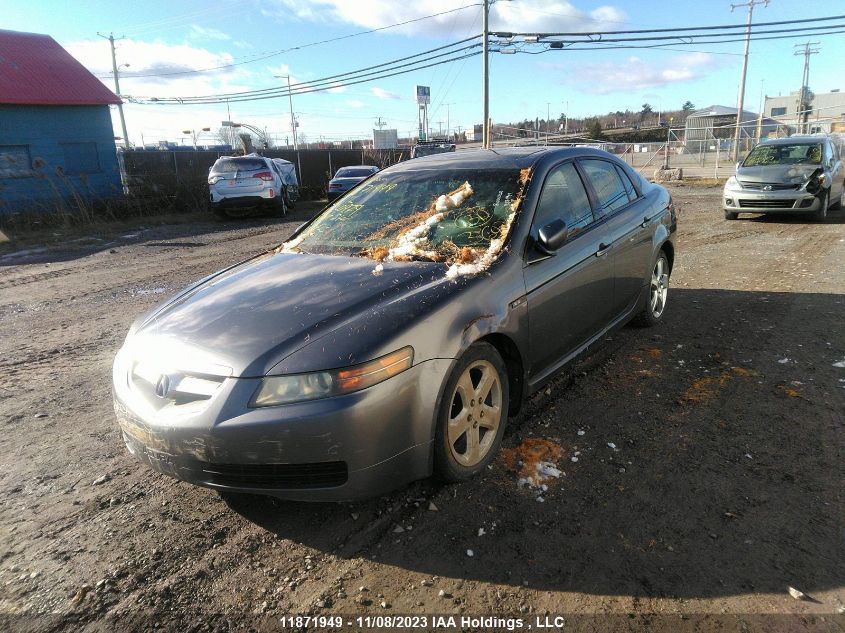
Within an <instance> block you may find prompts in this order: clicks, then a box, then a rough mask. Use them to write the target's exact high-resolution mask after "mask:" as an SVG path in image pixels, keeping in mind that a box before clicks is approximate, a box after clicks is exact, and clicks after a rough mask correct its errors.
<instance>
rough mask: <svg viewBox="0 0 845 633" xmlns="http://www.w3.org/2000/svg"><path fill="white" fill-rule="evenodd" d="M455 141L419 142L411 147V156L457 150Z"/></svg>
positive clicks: (418, 156)
mask: <svg viewBox="0 0 845 633" xmlns="http://www.w3.org/2000/svg"><path fill="white" fill-rule="evenodd" d="M455 149H456V148H455V144H454V143H439V142H433V143H418V144H417V145H414V146H413V147H412V148H411V158H422V157H423V156H432V155H433V154H448V153H449V152H454V151H455Z"/></svg>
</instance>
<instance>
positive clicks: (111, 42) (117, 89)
mask: <svg viewBox="0 0 845 633" xmlns="http://www.w3.org/2000/svg"><path fill="white" fill-rule="evenodd" d="M97 35H99V36H100V37H102V38H104V39H107V40H108V41H109V45H110V46H111V67H112V72H113V73H114V91H115V93H117V98H118V99H120V103H118V104H117V111H118V113H119V114H120V128H121V130H123V147H125V148H126V149H129V133H128V132H127V131H126V118H124V116H123V97H121V96H120V78H119V77H118V74H117V55H116V54H115V52H114V33H109V35H108V37H106V36H105V35H103V34H102V33H99V32H98V33H97ZM118 39H123V38H118Z"/></svg>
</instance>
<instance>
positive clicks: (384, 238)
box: [295, 169, 521, 261]
mask: <svg viewBox="0 0 845 633" xmlns="http://www.w3.org/2000/svg"><path fill="white" fill-rule="evenodd" d="M520 187H521V182H520V171H519V170H518V169H508V170H504V169H502V170H485V171H480V170H468V169H462V170H443V171H416V172H403V173H399V174H389V175H377V176H375V177H373V178H371V179H370V180H368V181H367V182H366V183H365V184H363V185H361V186H360V187H358V188H357V189H356V190H355V191H353V192H352V193H350V194H349V195H347V196H345V197H344V198H343V199H341V200H339V201H338V202H337V203H336V204H334V205H333V206H331V207H329V209H328V210H326V211H325V212H324V213H323V214H322V215H321V216H320V217H319V218H317V220H315V221H314V223H313V224H312V225H311V226H310V227H308V229H306V230H305V231H304V232H303V234H302V235H301V236H300V237H301V238H302V239H301V240H299V241H296V246H295V248H296V250H299V251H302V252H308V253H316V254H326V255H361V256H367V257H372V258H373V259H376V260H379V261H381V260H383V259H386V258H389V259H391V260H394V261H410V260H428V261H448V260H452V259H456V258H458V257H459V254H460V251H461V250H466V249H470V250H473V249H486V248H488V247H489V246H490V243H491V241H492V240H495V239H499V238H502V237H504V236H505V234H506V231H507V226H509V218H510V216H511V214H512V212H513V208H512V206H514V207H515V205H514V201H515V200H516V199H517V197H518V195H519V193H520Z"/></svg>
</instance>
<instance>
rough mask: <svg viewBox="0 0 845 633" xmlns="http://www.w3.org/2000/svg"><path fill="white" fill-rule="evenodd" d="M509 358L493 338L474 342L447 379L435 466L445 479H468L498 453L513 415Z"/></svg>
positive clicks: (440, 475)
mask: <svg viewBox="0 0 845 633" xmlns="http://www.w3.org/2000/svg"><path fill="white" fill-rule="evenodd" d="M508 387H509V385H508V374H507V369H506V368H505V363H504V361H503V360H502V357H501V355H500V354H499V352H498V351H497V350H496V348H495V347H493V346H492V345H490V344H489V343H485V342H479V343H475V344H473V345H472V346H470V348H469V349H468V350H467V351H466V352H465V353H464V355H463V356H461V358H460V359H459V360H458V362H457V364H456V365H455V368H454V369H453V370H452V373H451V375H450V376H449V379H448V380H447V381H446V388H445V389H444V391H443V400H442V402H441V403H440V409H439V411H438V413H437V428H436V430H435V434H434V472H435V474H436V475H437V477H439V478H440V479H441V480H443V481H447V482H458V481H465V480H467V479H469V478H471V477H473V476H474V475H476V474H478V473H479V472H481V471H482V470H484V469H485V468H486V467H487V465H488V464H490V462H492V461H493V459H494V458H495V457H496V453H498V451H499V446H500V445H501V443H502V435H503V434H504V432H505V425H506V423H507V419H508V407H509V403H510V391H509V389H508Z"/></svg>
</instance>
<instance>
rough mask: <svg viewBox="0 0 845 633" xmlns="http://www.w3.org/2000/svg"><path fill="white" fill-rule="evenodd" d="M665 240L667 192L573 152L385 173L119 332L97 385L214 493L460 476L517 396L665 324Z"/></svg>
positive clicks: (168, 457)
mask: <svg viewBox="0 0 845 633" xmlns="http://www.w3.org/2000/svg"><path fill="white" fill-rule="evenodd" d="M675 227H676V218H675V211H674V207H673V205H672V200H671V197H670V196H669V194H668V193H667V191H666V190H665V189H663V188H662V187H660V186H658V185H654V184H650V183H648V182H646V181H645V180H643V179H642V178H641V177H640V176H639V175H638V174H637V173H636V172H634V171H632V170H631V169H630V168H629V167H628V166H627V165H626V164H625V163H624V162H622V161H620V160H618V159H617V158H615V157H614V156H612V155H611V154H608V153H605V152H602V151H599V150H594V149H590V148H574V149H552V148H545V149H544V148H518V149H517V148H515V149H500V150H479V151H466V152H457V153H449V154H440V155H435V156H431V157H427V158H420V159H418V160H414V161H408V162H406V163H401V164H398V165H395V166H393V167H390V168H388V169H385V170H384V171H381V172H379V173H378V174H376V175H375V176H373V177H372V178H371V179H369V180H368V181H367V182H366V183H364V184H362V185H360V186H359V187H356V188H355V189H354V190H352V191H351V192H350V193H348V194H347V195H345V196H343V197H341V198H340V199H339V200H338V201H337V202H335V203H334V204H332V205H330V206H328V207H327V208H326V209H325V210H324V211H323V212H322V213H320V214H319V215H318V216H317V217H315V218H314V219H313V220H311V221H310V222H308V223H307V224H305V225H303V226H301V227H300V228H299V229H298V230H297V231H296V233H294V235H293V236H292V237H291V238H290V239H289V240H288V241H287V242H285V243H284V244H282V245H280V246H279V247H278V248H276V249H274V250H272V251H270V252H266V253H262V254H260V255H258V256H256V257H254V258H252V259H249V260H247V261H245V262H242V263H240V264H236V265H234V266H231V267H229V268H227V269H225V270H222V271H220V272H218V273H215V274H213V275H211V276H209V277H206V278H205V279H203V280H201V281H199V282H198V283H196V284H194V285H193V286H191V287H189V288H187V289H186V290H184V291H183V292H181V293H180V294H178V295H177V296H175V297H173V298H171V299H170V300H168V301H166V302H165V303H163V304H162V305H160V306H159V307H157V308H155V309H154V310H153V311H152V312H150V313H149V314H147V315H145V316H143V317H141V318H139V319H138V320H137V321H136V322H135V323H134V324H133V326H132V328H131V330H130V331H129V335H128V336H127V338H126V342H125V343H124V345H123V347H122V348H121V350H120V352H119V353H118V355H117V357H116V359H115V362H114V371H113V382H114V404H115V410H116V413H117V419H118V423H119V426H120V429H121V430H122V433H123V438H124V440H125V442H126V444H127V446H128V448H129V451H130V452H131V453H132V454H134V455H135V456H136V457H137V458H138V459H140V460H142V461H143V462H145V463H147V464H148V465H150V466H152V467H153V468H155V469H156V470H158V471H160V472H162V473H165V474H168V475H172V476H174V477H177V478H179V479H183V480H186V481H189V482H192V483H195V484H200V485H203V486H208V487H211V488H215V489H217V490H221V491H243V492H252V493H264V494H270V495H274V496H278V497H284V498H290V499H301V500H342V499H352V498H358V497H368V496H373V495H377V494H379V493H382V492H385V491H387V490H390V489H392V488H396V487H398V486H400V485H402V484H404V483H406V482H409V481H412V480H415V479H419V478H423V477H427V476H429V475H431V474H433V473H434V474H436V475H438V476H439V477H440V478H442V479H445V480H448V481H459V480H463V479H466V478H468V477H471V476H472V475H474V474H476V473H478V472H479V471H481V470H482V469H484V468H485V467H486V466H487V465H488V464H489V463H490V462H491V461H492V460H493V459H494V457H495V455H496V452H497V451H498V448H499V445H500V442H501V438H502V434H503V432H504V429H505V423H506V421H507V419H508V416H510V415H514V414H515V413H516V412H517V411H518V410H519V408H520V405H521V403H522V401H523V400H524V399H525V398H526V397H527V396H528V395H529V394H531V393H532V392H534V391H536V390H538V389H540V388H541V387H542V386H543V385H544V384H545V383H547V382H548V381H549V380H550V379H551V378H552V377H553V376H554V375H555V374H556V373H557V372H558V371H559V370H560V369H561V368H563V367H564V366H565V365H566V364H567V363H568V362H570V361H571V360H573V359H574V358H576V357H577V356H579V355H580V354H582V353H583V352H585V351H586V350H587V349H588V348H589V347H590V346H592V345H594V344H597V343H598V342H599V341H601V340H602V338H603V337H604V336H605V335H606V334H607V332H608V331H609V330H611V329H613V328H615V327H618V326H621V325H623V324H625V323H626V322H627V321H629V320H631V319H636V320H637V321H638V322H640V323H641V324H644V325H652V324H655V323H657V322H658V321H659V320H660V319H661V318H662V317H663V315H664V313H665V309H666V302H667V293H668V283H669V276H670V274H671V270H672V263H673V260H674V255H675V249H674V245H673V234H674V232H675Z"/></svg>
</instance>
